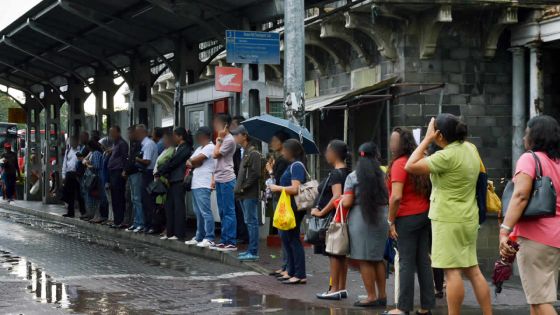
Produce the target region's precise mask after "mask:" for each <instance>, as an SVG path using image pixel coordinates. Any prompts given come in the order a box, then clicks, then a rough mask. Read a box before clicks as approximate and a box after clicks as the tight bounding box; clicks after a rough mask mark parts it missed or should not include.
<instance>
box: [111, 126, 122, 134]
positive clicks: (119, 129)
mask: <svg viewBox="0 0 560 315" xmlns="http://www.w3.org/2000/svg"><path fill="white" fill-rule="evenodd" d="M111 128H113V129H115V130H116V131H117V132H118V133H121V127H120V126H118V125H112V126H111Z"/></svg>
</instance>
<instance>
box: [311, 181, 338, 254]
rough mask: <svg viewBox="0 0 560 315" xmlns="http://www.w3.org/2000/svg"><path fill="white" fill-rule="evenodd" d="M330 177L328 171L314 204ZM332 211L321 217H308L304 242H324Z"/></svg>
mask: <svg viewBox="0 0 560 315" xmlns="http://www.w3.org/2000/svg"><path fill="white" fill-rule="evenodd" d="M330 178H331V173H329V176H328V177H327V179H326V180H325V184H324V185H323V188H322V189H321V193H320V194H319V196H318V197H317V200H316V201H315V204H317V205H318V203H319V201H320V200H321V197H322V196H323V194H324V193H325V189H326V188H327V185H328V183H329V179H330ZM334 212H335V211H331V212H330V213H329V214H328V215H327V216H326V217H323V218H318V217H311V218H309V219H308V221H307V230H306V231H305V238H304V241H305V242H306V243H309V244H312V245H324V244H325V239H326V235H327V229H328V228H329V224H331V222H332V220H333V217H334Z"/></svg>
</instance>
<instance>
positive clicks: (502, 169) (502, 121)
mask: <svg viewBox="0 0 560 315" xmlns="http://www.w3.org/2000/svg"><path fill="white" fill-rule="evenodd" d="M479 34H480V32H477V31H476V30H473V29H472V24H471V26H470V27H467V26H461V24H458V25H453V26H451V27H444V28H443V29H442V31H441V33H440V36H439V40H438V44H437V50H436V53H435V56H434V57H433V58H431V59H427V60H421V59H420V58H419V48H418V44H417V43H418V35H417V34H414V33H413V34H406V35H405V38H404V40H403V41H402V42H401V43H399V48H398V49H399V52H400V55H401V58H403V64H404V71H397V72H395V73H396V74H399V75H400V76H401V78H403V81H404V82H410V83H439V82H443V83H446V87H445V90H444V96H443V103H442V111H443V112H449V113H453V114H456V115H461V116H462V118H463V119H464V121H465V122H466V123H467V125H468V127H469V137H470V140H471V141H472V142H473V143H475V144H476V145H477V146H478V148H479V151H480V154H481V156H482V158H483V161H484V164H485V165H486V167H487V168H488V173H489V177H490V178H492V179H494V180H495V181H497V182H499V180H498V179H499V178H503V177H510V176H511V175H510V173H511V170H510V169H511V101H512V100H511V54H510V53H509V52H508V51H507V50H506V49H507V47H508V45H507V42H508V38H507V34H506V35H504V36H502V37H504V38H502V40H501V41H500V45H499V49H498V52H497V53H496V56H495V57H494V58H493V59H486V58H484V56H483V48H482V45H481V42H482V41H481V39H480V35H479ZM396 69H398V67H396ZM399 70H400V69H399ZM413 89H414V88H409V89H408V90H413ZM439 98H440V95H439V91H437V90H436V91H433V92H428V93H423V94H417V95H412V96H408V97H406V98H402V99H399V100H398V102H397V103H395V104H394V105H393V106H392V114H391V115H392V124H393V125H394V126H407V127H410V128H415V127H422V126H425V125H426V124H427V122H428V121H429V119H430V117H433V116H435V115H437V113H438V103H439Z"/></svg>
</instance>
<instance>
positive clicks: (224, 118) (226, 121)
mask: <svg viewBox="0 0 560 315" xmlns="http://www.w3.org/2000/svg"><path fill="white" fill-rule="evenodd" d="M214 119H217V120H219V121H220V122H222V123H223V124H226V125H228V126H229V125H231V116H230V115H229V114H227V113H224V114H218V115H217V116H216V118H214Z"/></svg>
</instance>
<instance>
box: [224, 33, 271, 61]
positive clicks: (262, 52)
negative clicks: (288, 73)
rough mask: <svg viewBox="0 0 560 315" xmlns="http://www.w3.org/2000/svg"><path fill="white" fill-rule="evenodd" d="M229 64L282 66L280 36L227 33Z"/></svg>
mask: <svg viewBox="0 0 560 315" xmlns="http://www.w3.org/2000/svg"><path fill="white" fill-rule="evenodd" d="M226 51H227V62H232V63H253V64H270V65H278V64H280V34H278V33H268V32H249V31H232V30H229V31H226Z"/></svg>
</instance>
